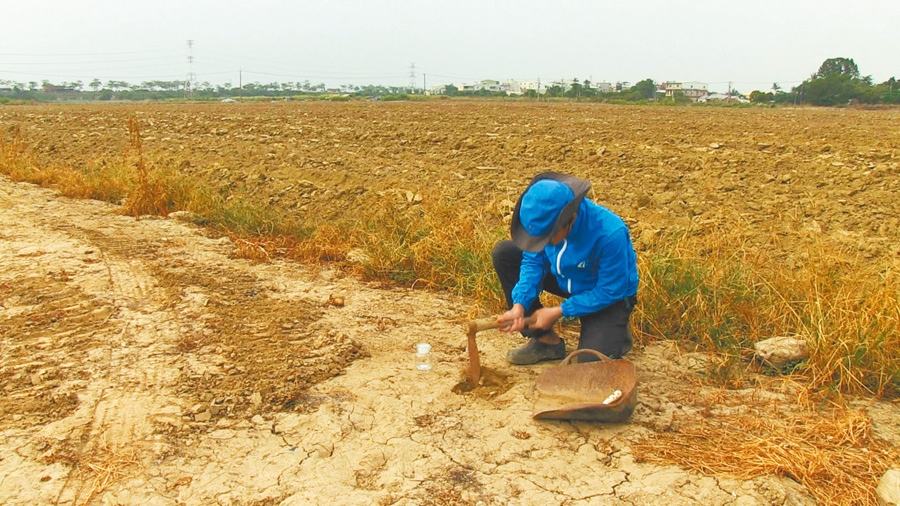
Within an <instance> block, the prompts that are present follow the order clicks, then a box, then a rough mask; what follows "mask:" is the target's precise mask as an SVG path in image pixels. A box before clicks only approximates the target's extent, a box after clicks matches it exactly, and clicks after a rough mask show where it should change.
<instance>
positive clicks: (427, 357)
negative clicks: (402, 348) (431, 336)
mask: <svg viewBox="0 0 900 506" xmlns="http://www.w3.org/2000/svg"><path fill="white" fill-rule="evenodd" d="M416 369H418V370H420V371H430V370H431V345H430V344H428V343H419V344H417V345H416Z"/></svg>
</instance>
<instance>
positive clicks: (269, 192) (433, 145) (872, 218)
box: [0, 101, 900, 266]
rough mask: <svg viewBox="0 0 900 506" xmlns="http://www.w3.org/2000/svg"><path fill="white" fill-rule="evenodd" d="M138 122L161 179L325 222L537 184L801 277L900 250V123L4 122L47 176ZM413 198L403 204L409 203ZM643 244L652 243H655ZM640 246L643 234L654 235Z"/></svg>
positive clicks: (124, 138) (367, 118)
mask: <svg viewBox="0 0 900 506" xmlns="http://www.w3.org/2000/svg"><path fill="white" fill-rule="evenodd" d="M129 117H134V118H136V119H138V120H139V124H140V128H141V131H142V133H143V137H144V141H143V146H144V151H145V154H146V156H147V158H148V160H150V161H151V162H152V163H154V164H156V165H157V166H164V167H171V168H176V169H178V170H181V171H185V172H190V173H195V174H199V175H201V176H202V177H203V178H205V179H206V180H208V181H210V182H212V183H214V184H217V185H221V186H229V187H231V188H243V189H245V190H246V191H247V192H249V194H250V195H254V196H256V197H258V198H259V199H260V200H262V201H265V202H269V203H271V204H272V205H273V206H277V207H279V208H286V209H296V210H297V212H298V213H302V214H304V216H308V217H310V218H312V219H315V220H328V219H341V218H344V217H347V216H348V215H350V216H352V215H354V214H355V211H356V210H362V209H366V206H370V205H378V204H379V203H382V204H383V203H384V202H385V200H386V199H395V200H399V201H404V200H412V199H415V198H416V196H419V197H423V198H427V197H429V196H432V197H433V198H435V197H436V196H437V195H453V196H456V197H458V205H459V206H460V207H461V208H465V207H473V208H479V207H482V206H491V207H500V208H502V207H504V206H505V207H510V205H511V203H512V202H514V201H515V199H516V196H517V195H518V193H519V192H520V191H521V189H522V188H523V187H524V185H525V184H526V183H527V181H528V180H529V179H530V178H531V176H533V175H534V174H535V173H537V172H540V171H543V170H555V171H560V172H568V173H572V174H575V175H579V176H583V177H585V178H587V179H589V180H591V181H592V182H593V183H594V189H593V193H592V197H593V198H594V200H596V201H597V202H600V203H603V204H604V205H606V206H608V207H610V208H611V209H613V210H614V211H616V212H618V213H619V214H620V215H621V216H623V217H624V218H625V219H626V220H627V221H628V222H629V224H630V225H631V228H632V233H633V235H634V236H635V237H636V238H637V239H639V242H641V240H644V241H646V240H648V239H650V238H651V237H652V235H653V234H654V233H656V232H658V231H659V230H661V229H671V228H692V229H693V230H694V233H703V231H707V232H709V233H717V231H721V229H722V227H723V226H724V227H726V228H727V227H741V228H743V229H745V230H746V231H747V232H748V235H749V236H751V237H755V241H751V244H749V245H748V247H753V244H752V242H755V243H756V244H758V245H762V244H765V245H766V247H767V248H772V247H774V248H776V249H780V250H783V252H784V255H783V260H784V261H785V262H786V264H787V265H788V266H791V265H794V264H797V263H800V262H803V261H804V258H803V257H802V252H803V251H804V249H805V248H804V241H809V240H811V238H813V237H814V238H815V239H816V240H826V241H829V242H831V243H833V244H834V245H835V247H836V249H841V250H843V251H845V252H846V253H847V255H848V258H849V259H852V260H853V261H866V262H868V261H870V260H876V261H880V260H885V259H892V258H896V257H897V255H898V252H900V239H898V237H900V212H898V209H900V205H898V198H900V197H898V195H900V191H898V190H900V112H898V111H897V110H882V111H864V110H836V109H796V110H790V109H722V108H672V107H618V106H605V105H593V104H591V105H571V104H568V105H566V104H520V103H512V104H509V103H489V102H488V103H485V102H455V101H454V102H437V103H435V102H432V103H427V104H418V103H413V104H411V103H377V102H365V103H334V104H332V103H302V104H295V103H278V104H263V105H244V104H216V105H205V106H182V105H179V106H166V105H140V106H133V105H132V106H126V105H123V106H106V107H100V106H86V107H79V106H65V107H50V108H46V107H16V108H11V107H8V108H5V109H3V110H0V123H2V124H3V125H6V126H10V125H20V126H21V128H22V132H23V134H24V137H25V139H27V140H28V141H29V142H34V143H36V146H37V148H38V150H39V151H40V152H41V153H43V155H45V156H46V157H47V160H48V161H52V162H54V163H64V164H69V165H71V166H75V167H88V166H91V165H92V164H98V163H104V161H115V160H117V159H119V158H121V157H122V155H123V153H124V152H125V150H126V145H127V143H128V135H127V132H126V125H127V120H128V118H129ZM407 192H409V193H407ZM645 230H646V232H645ZM642 234H643V236H642Z"/></svg>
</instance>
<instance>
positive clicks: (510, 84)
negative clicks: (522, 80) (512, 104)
mask: <svg viewBox="0 0 900 506" xmlns="http://www.w3.org/2000/svg"><path fill="white" fill-rule="evenodd" d="M500 91H505V92H506V93H509V94H510V95H521V94H522V87H521V85H520V84H519V81H514V80H512V79H507V80H506V81H503V82H502V83H500Z"/></svg>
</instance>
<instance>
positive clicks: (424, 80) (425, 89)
mask: <svg viewBox="0 0 900 506" xmlns="http://www.w3.org/2000/svg"><path fill="white" fill-rule="evenodd" d="M427 77H428V74H426V73H424V72H423V73H422V94H423V95H424V94H425V93H426V91H427V90H428V81H426V79H427Z"/></svg>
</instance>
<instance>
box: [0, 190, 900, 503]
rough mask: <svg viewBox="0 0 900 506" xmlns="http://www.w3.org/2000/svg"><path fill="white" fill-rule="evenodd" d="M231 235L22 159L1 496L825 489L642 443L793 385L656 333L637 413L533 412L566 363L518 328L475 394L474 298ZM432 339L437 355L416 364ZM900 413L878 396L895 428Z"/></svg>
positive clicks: (305, 497) (681, 498)
mask: <svg viewBox="0 0 900 506" xmlns="http://www.w3.org/2000/svg"><path fill="white" fill-rule="evenodd" d="M232 251H233V246H232V245H231V244H230V243H229V242H228V240H227V239H216V238H212V237H209V236H207V234H206V232H204V230H203V229H200V228H197V227H195V226H193V225H188V224H184V223H181V222H178V221H175V220H166V219H151V218H145V219H134V218H130V217H125V216H121V215H119V214H117V207H116V206H114V205H110V204H105V203H100V202H95V201H84V200H71V199H67V198H63V197H59V196H57V195H55V194H54V193H53V192H52V191H50V190H42V189H38V188H36V187H34V186H31V185H27V184H21V183H19V184H17V183H11V182H9V181H8V180H6V179H0V302H2V307H0V311H2V315H3V318H2V321H0V331H2V343H0V346H2V347H0V351H2V359H0V360H2V363H0V375H2V377H0V384H2V388H3V390H4V392H3V396H2V397H0V415H2V416H0V503H2V504H6V505H42V504H54V505H75V504H79V505H80V504H104V505H113V504H143V505H169V504H198V505H199V504H222V505H225V504H229V505H230V504H247V505H274V504H284V505H294V504H297V505H299V504H321V505H326V504H328V505H331V504H354V505H355V504H382V505H388V504H396V505H411V504H416V505H418V504H442V505H443V504H485V505H489V504H523V505H524V504H542V505H543V504H567V505H588V504H592V505H601V504H633V505H650V504H654V505H656V504H667V505H676V504H698V505H700V504H702V505H756V504H758V505H762V504H779V505H780V504H813V503H814V501H813V500H812V499H811V498H810V497H809V495H808V494H807V493H806V492H805V491H804V490H803V489H802V487H800V486H799V485H798V484H797V483H795V482H793V481H791V480H789V479H786V478H781V477H775V476H771V477H760V478H756V479H753V480H749V481H741V480H737V479H733V478H729V477H724V476H718V477H714V476H703V475H700V474H697V473H694V472H687V471H684V470H681V469H678V468H676V467H671V466H657V465H651V464H647V463H640V462H638V459H636V457H635V455H634V454H633V452H632V450H631V448H630V444H631V443H632V442H633V441H635V440H636V438H640V437H641V435H643V434H647V433H648V432H659V433H664V432H666V431H667V430H668V429H670V428H672V427H673V426H675V425H677V424H678V423H690V421H691V420H695V419H696V418H695V417H697V416H715V414H716V413H717V412H724V411H728V410H738V409H745V406H749V405H754V406H759V405H770V406H777V407H772V408H771V410H772V412H773V413H774V415H773V416H777V413H778V412H779V410H781V412H784V411H790V410H795V409H799V408H797V407H796V406H794V405H792V404H791V399H793V398H795V394H796V392H795V391H794V389H793V388H792V387H791V385H790V384H788V383H783V382H779V381H777V380H772V379H770V378H760V380H759V381H758V382H757V386H756V387H755V388H752V389H747V390H733V391H721V390H717V389H715V388H711V387H706V386H703V385H702V383H701V381H700V379H699V376H698V375H697V374H696V373H695V372H693V369H694V368H695V367H696V366H697V364H700V363H702V360H703V356H702V355H695V354H686V353H683V352H680V351H678V350H677V349H676V348H674V347H671V346H668V345H667V344H665V343H655V344H651V345H648V346H647V347H645V348H642V349H639V350H636V351H635V352H634V354H633V357H632V358H633V360H634V361H635V362H636V364H637V367H638V370H639V375H640V376H639V380H640V404H639V405H638V407H637V410H636V412H635V414H634V417H633V420H632V423H630V424H625V425H601V424H593V423H581V422H579V423H567V422H551V423H546V422H535V421H533V420H532V419H531V409H532V403H533V399H534V397H533V396H534V393H533V390H532V388H533V384H534V379H535V377H536V376H537V374H539V373H540V372H541V371H542V370H544V369H545V368H546V367H549V366H548V365H539V366H534V367H522V368H511V367H509V366H507V365H506V364H505V362H504V360H503V356H504V354H505V350H506V349H508V348H509V347H511V346H514V345H517V342H516V340H515V339H514V338H512V337H509V336H506V335H501V334H499V333H497V332H495V331H487V332H485V333H484V334H480V335H479V340H480V343H481V345H480V346H481V349H482V361H483V366H484V367H486V368H487V372H488V374H489V375H490V378H491V380H492V383H491V385H490V386H487V387H483V388H478V389H475V390H474V391H472V392H469V393H462V394H458V393H454V387H456V386H457V385H459V384H460V383H461V381H462V380H463V370H464V369H465V366H466V364H467V359H466V354H465V348H464V343H465V336H464V334H463V332H462V330H461V326H460V324H459V323H460V321H461V320H462V319H463V317H462V315H464V314H465V312H466V307H467V305H469V304H471V301H466V300H462V299H455V298H451V297H449V296H444V295H439V294H433V293H427V292H423V291H411V290H405V289H384V288H378V287H374V286H370V285H366V284H362V283H360V282H358V281H356V280H354V279H351V278H347V277H343V276H342V275H341V274H340V273H338V272H333V271H329V270H325V269H314V268H309V267H300V266H297V265H292V264H288V263H282V262H277V261H276V262H271V263H267V264H258V263H251V262H249V261H246V260H241V259H236V258H235V257H233V255H232ZM336 297H342V298H343V299H344V304H343V305H340V304H335V303H334V298H336ZM568 332H573V330H572V329H565V330H564V335H565V334H566V333H568ZM421 341H426V342H430V343H432V345H433V347H434V363H435V366H434V369H433V370H432V371H430V372H421V371H417V370H416V369H415V368H414V367H413V347H414V344H415V343H417V342H421ZM700 368H702V367H700ZM712 400H715V401H714V402H713V401H712ZM766 409H769V408H766ZM898 411H900V410H898V409H897V407H896V406H895V405H891V404H887V403H870V404H869V412H870V414H871V415H872V416H873V418H874V419H875V422H876V423H875V427H876V430H877V431H880V433H881V435H884V436H885V437H890V438H892V439H893V440H894V442H895V443H896V442H897V441H898V438H897V424H896V420H897V415H898Z"/></svg>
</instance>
